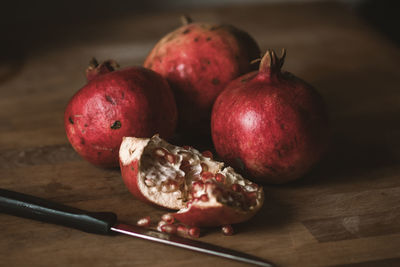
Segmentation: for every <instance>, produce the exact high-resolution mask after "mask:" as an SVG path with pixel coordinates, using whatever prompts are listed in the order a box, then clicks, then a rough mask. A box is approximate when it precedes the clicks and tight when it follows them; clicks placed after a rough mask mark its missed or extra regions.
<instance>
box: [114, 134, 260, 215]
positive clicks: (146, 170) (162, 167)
mask: <svg viewBox="0 0 400 267" xmlns="http://www.w3.org/2000/svg"><path fill="white" fill-rule="evenodd" d="M159 147H162V148H165V149H166V150H167V151H168V152H170V153H172V154H173V155H174V156H175V159H176V160H175V163H174V164H172V163H168V164H165V162H164V164H162V163H160V161H159V160H157V157H154V151H155V149H157V148H159ZM184 159H185V160H188V161H189V163H190V165H191V171H190V172H187V173H185V172H183V171H182V170H181V169H180V166H181V163H182V160H184ZM120 160H121V162H122V164H123V165H124V166H126V165H129V164H131V163H132V162H133V161H135V160H139V161H140V162H139V174H138V181H137V185H138V188H139V190H140V191H141V193H142V194H143V195H144V196H145V197H146V198H147V199H149V200H150V201H152V202H154V203H156V204H158V205H161V206H163V207H166V208H170V209H176V210H180V211H179V213H181V212H186V211H187V210H188V209H190V207H186V202H187V201H188V200H189V201H193V199H192V196H191V195H190V194H187V193H188V192H189V191H190V188H191V187H192V182H193V181H196V180H197V179H198V176H199V175H200V173H201V171H202V167H201V165H200V164H201V163H203V164H204V163H205V164H207V166H208V171H209V172H212V173H214V174H217V173H221V174H223V175H224V176H225V177H226V179H225V183H224V185H218V187H221V188H230V186H231V185H232V184H239V185H241V186H242V187H243V190H244V191H246V192H249V193H250V192H257V197H256V201H257V202H256V205H253V206H250V207H249V211H251V210H253V209H255V208H256V207H257V206H259V204H260V202H262V196H261V197H258V196H259V194H263V193H262V189H261V188H260V187H254V184H253V183H252V182H250V181H249V180H247V179H244V178H243V177H242V176H241V175H240V174H238V173H236V172H235V171H234V170H233V169H232V168H231V167H225V168H224V163H222V162H218V161H215V160H211V159H210V158H207V157H204V156H202V154H201V153H200V152H199V151H198V150H196V149H194V148H189V149H184V148H182V147H178V146H174V145H171V144H169V143H167V142H165V141H164V140H162V139H161V138H159V137H158V135H155V136H153V137H152V138H151V139H148V138H135V137H124V139H123V142H122V144H121V148H120ZM177 175H178V176H182V177H184V185H183V186H182V188H181V189H182V190H180V189H178V190H176V191H174V192H162V190H160V188H162V186H161V184H162V182H166V181H167V180H168V179H172V180H173V179H174V178H175V177H176V176H177ZM146 179H150V180H154V181H155V182H156V184H155V186H150V187H149V186H147V185H146V184H145V180H146ZM217 184H218V183H217ZM203 194H206V195H207V196H208V201H200V200H197V199H195V200H194V201H193V202H192V205H191V206H196V207H199V208H206V207H217V206H221V205H226V203H228V201H229V200H228V199H223V198H221V197H219V198H218V199H217V197H216V195H215V194H214V193H213V190H212V189H211V187H206V186H204V187H203V189H202V190H199V191H197V193H195V194H194V197H195V198H197V197H200V196H201V195H203ZM230 203H231V202H230ZM232 208H235V209H238V210H242V209H241V208H240V207H233V206H232ZM243 211H244V210H243Z"/></svg>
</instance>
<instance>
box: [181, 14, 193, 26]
mask: <svg viewBox="0 0 400 267" xmlns="http://www.w3.org/2000/svg"><path fill="white" fill-rule="evenodd" d="M181 22H182V25H188V24H190V23H193V19H192V18H191V17H189V16H188V15H182V16H181Z"/></svg>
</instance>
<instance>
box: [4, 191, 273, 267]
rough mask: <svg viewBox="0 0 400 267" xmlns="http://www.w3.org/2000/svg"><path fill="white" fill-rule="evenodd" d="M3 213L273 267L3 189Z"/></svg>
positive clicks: (246, 256)
mask: <svg viewBox="0 0 400 267" xmlns="http://www.w3.org/2000/svg"><path fill="white" fill-rule="evenodd" d="M0 212H2V213H7V214H11V215H16V216H19V217H24V218H29V219H34V220H39V221H43V222H48V223H54V224H58V225H63V226H67V227H71V228H75V229H79V230H82V231H85V232H88V233H93V234H103V235H112V234H114V233H120V234H126V235H129V236H133V237H138V238H141V239H145V240H149V241H154V242H158V243H163V244H166V245H171V246H175V247H180V248H185V249H189V250H193V251H197V252H201V253H206V254H210V255H214V256H219V257H224V258H227V259H231V260H236V261H241V262H245V263H248V264H253V265H258V266H265V267H273V266H274V265H273V264H272V263H270V262H267V261H265V260H263V259H261V258H258V257H255V256H252V255H249V254H246V253H243V252H239V251H235V250H232V249H228V248H223V247H220V246H216V245H212V244H209V243H205V242H201V241H197V240H193V239H189V238H183V237H180V236H175V235H170V234H167V233H163V232H158V231H155V230H151V229H146V228H143V227H139V226H136V225H127V224H123V223H120V222H118V221H117V215H116V214H115V213H112V212H89V211H84V210H80V209H77V208H73V207H69V206H65V205H62V204H58V203H55V202H52V201H48V200H45V199H41V198H38V197H34V196H30V195H25V194H22V193H18V192H13V191H9V190H6V189H1V188H0Z"/></svg>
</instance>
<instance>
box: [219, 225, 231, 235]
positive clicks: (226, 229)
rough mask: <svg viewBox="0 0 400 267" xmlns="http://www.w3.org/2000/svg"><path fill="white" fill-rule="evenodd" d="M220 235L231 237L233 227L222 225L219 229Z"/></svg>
mask: <svg viewBox="0 0 400 267" xmlns="http://www.w3.org/2000/svg"><path fill="white" fill-rule="evenodd" d="M221 231H222V234H224V235H233V234H234V231H233V227H232V225H230V224H227V225H223V226H222V228H221Z"/></svg>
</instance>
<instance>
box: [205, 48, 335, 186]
mask: <svg viewBox="0 0 400 267" xmlns="http://www.w3.org/2000/svg"><path fill="white" fill-rule="evenodd" d="M284 58H285V50H284V51H283V55H282V57H278V56H277V55H276V53H275V52H274V51H272V50H268V51H267V53H266V54H265V56H264V57H263V58H262V60H261V62H260V69H259V71H254V72H250V73H248V74H245V75H243V76H241V77H239V78H237V79H236V80H234V81H232V82H231V83H230V84H229V85H228V86H227V88H226V89H225V90H224V91H223V92H222V93H221V94H220V95H219V96H218V98H217V100H216V101H215V104H214V107H213V111H212V118H211V129H212V139H213V142H214V146H215V149H216V151H217V153H218V155H219V156H221V158H222V159H223V160H224V161H226V162H227V163H228V164H230V165H232V166H234V167H237V168H238V170H239V169H240V170H241V171H243V172H242V173H246V174H247V175H249V176H251V177H252V178H254V179H255V180H257V181H260V182H267V183H285V182H288V181H292V180H295V179H298V178H300V177H302V176H303V175H304V174H305V173H306V172H307V171H309V170H310V168H311V167H312V166H313V165H314V164H315V163H316V162H317V161H318V160H319V159H320V158H321V156H322V155H323V154H324V152H325V150H326V148H327V145H328V141H329V122H328V116H327V112H326V109H325V105H324V102H323V100H322V97H321V96H320V95H319V94H318V92H317V91H316V90H315V89H314V88H313V87H312V86H311V85H309V84H308V83H306V82H304V81H303V80H301V79H299V78H297V77H296V76H294V75H293V74H291V73H289V72H285V71H281V67H282V65H283V63H284Z"/></svg>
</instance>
